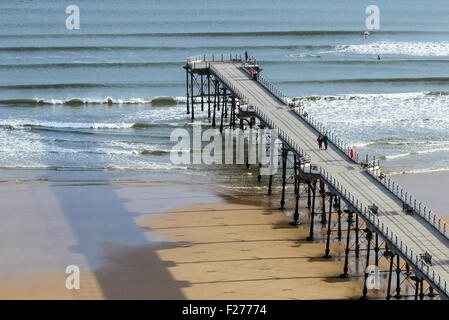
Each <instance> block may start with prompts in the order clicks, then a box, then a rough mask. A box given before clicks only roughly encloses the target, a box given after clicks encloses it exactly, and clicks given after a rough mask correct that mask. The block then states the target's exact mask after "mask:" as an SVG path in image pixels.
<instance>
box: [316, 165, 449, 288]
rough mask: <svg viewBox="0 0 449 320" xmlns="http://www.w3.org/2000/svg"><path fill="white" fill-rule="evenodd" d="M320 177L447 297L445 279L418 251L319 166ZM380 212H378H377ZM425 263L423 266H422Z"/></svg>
mask: <svg viewBox="0 0 449 320" xmlns="http://www.w3.org/2000/svg"><path fill="white" fill-rule="evenodd" d="M320 174H321V177H322V178H323V179H324V180H326V181H327V183H328V184H330V185H331V186H332V187H333V188H334V190H335V191H337V192H338V193H339V194H340V195H341V196H342V197H343V198H345V201H346V202H347V203H349V204H350V205H351V206H352V207H353V208H354V209H356V210H357V211H358V212H359V213H360V214H362V215H363V216H364V217H365V218H366V219H367V220H369V221H370V223H371V224H372V225H373V226H375V227H376V228H377V229H378V230H379V231H380V232H381V233H382V235H383V237H384V238H385V239H389V240H390V241H391V242H392V243H393V244H394V245H395V247H396V250H399V251H400V252H401V253H402V254H403V255H404V256H405V257H407V259H408V260H409V261H410V262H411V263H413V265H414V266H415V267H416V268H417V269H418V270H419V271H420V272H422V273H424V274H425V275H427V277H428V278H429V279H430V280H431V281H432V282H433V284H434V285H435V286H436V287H438V288H439V290H441V291H442V292H444V293H445V294H446V296H447V297H449V291H448V289H447V281H446V280H444V282H441V276H440V275H439V274H438V272H436V271H435V270H434V269H433V268H432V267H430V266H429V265H428V264H427V263H425V262H424V260H423V259H421V257H420V255H419V253H416V252H414V251H413V250H412V249H409V248H408V246H407V245H404V244H403V242H402V241H401V240H400V239H399V238H398V236H397V235H395V234H394V232H392V231H391V230H388V227H385V226H384V224H383V223H381V222H380V220H379V218H378V217H377V216H376V215H375V214H373V213H371V212H370V210H368V209H367V207H366V206H364V205H363V204H362V203H361V202H359V201H358V199H354V196H352V195H351V193H350V192H349V191H347V190H346V189H345V188H344V187H343V186H342V185H341V184H340V183H339V182H338V181H337V180H336V179H335V178H333V177H332V176H331V175H329V173H328V172H327V171H326V170H325V169H324V168H321V167H320ZM379 214H380V212H379ZM424 265H425V266H424Z"/></svg>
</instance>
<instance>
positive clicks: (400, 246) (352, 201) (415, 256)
mask: <svg viewBox="0 0 449 320" xmlns="http://www.w3.org/2000/svg"><path fill="white" fill-rule="evenodd" d="M254 108H255V112H256V113H257V115H258V116H259V117H260V118H261V119H262V120H263V121H264V122H265V123H267V124H268V125H269V126H270V127H271V128H272V129H273V130H276V132H277V134H278V136H279V137H280V138H281V139H282V140H284V141H285V142H286V143H287V144H288V145H289V147H290V149H291V150H292V151H294V152H296V153H297V154H298V155H300V156H301V157H304V158H306V159H310V156H309V155H308V154H307V152H306V151H305V150H304V149H302V148H301V147H300V146H299V145H298V144H297V143H296V142H295V141H294V140H293V139H291V138H290V137H289V136H288V135H287V134H286V133H285V132H284V131H283V130H281V129H280V128H278V127H276V126H275V124H274V122H273V121H272V120H270V119H269V118H268V117H267V116H266V114H265V113H264V112H263V111H261V110H260V109H259V108H257V107H254ZM368 172H371V171H370V170H368ZM319 174H320V176H321V177H322V179H323V180H325V181H326V182H327V183H328V185H330V186H331V187H332V188H333V189H334V190H335V192H337V193H338V194H339V196H340V197H341V198H343V199H344V201H345V202H346V203H348V204H349V205H350V206H351V207H352V208H353V210H354V211H357V212H359V213H360V214H361V215H362V216H363V217H364V218H365V220H366V221H369V223H370V224H371V225H372V226H373V227H374V228H375V229H376V232H379V233H380V234H381V237H382V238H384V239H385V240H388V241H389V242H390V243H392V244H393V245H394V246H395V250H397V251H399V252H400V253H401V254H402V255H403V257H405V258H406V259H407V260H408V261H409V262H410V263H411V264H413V265H414V266H415V267H416V269H418V270H419V271H420V272H421V273H423V274H424V275H425V276H426V277H427V278H428V279H429V281H431V282H432V283H433V284H434V285H435V286H436V287H438V288H439V290H440V291H441V292H444V293H445V294H446V296H447V297H449V291H448V288H447V281H446V280H443V281H441V276H440V275H439V274H438V273H437V272H436V271H435V270H434V269H433V268H432V267H431V266H429V265H428V264H427V263H425V262H424V260H423V259H421V257H420V254H421V253H417V252H415V251H414V250H413V249H411V248H409V247H408V246H407V245H406V244H404V243H403V242H402V240H400V239H399V237H398V236H397V235H396V234H395V233H394V232H393V231H391V230H390V229H389V228H388V227H387V226H385V224H384V223H383V222H381V221H380V219H379V217H378V216H379V214H381V212H379V213H378V214H374V213H372V212H371V211H370V210H369V209H368V208H367V207H366V206H365V205H364V204H362V203H361V202H360V201H359V200H358V199H357V198H355V197H354V195H353V194H351V192H349V191H348V190H346V188H345V187H344V186H343V185H342V184H340V182H339V181H337V179H335V178H334V177H332V175H330V174H329V172H328V171H326V170H325V169H324V168H321V167H320V168H319ZM371 175H373V177H375V178H376V179H377V180H378V181H379V182H380V183H382V181H381V180H382V179H380V178H379V177H378V176H376V175H374V174H373V173H371Z"/></svg>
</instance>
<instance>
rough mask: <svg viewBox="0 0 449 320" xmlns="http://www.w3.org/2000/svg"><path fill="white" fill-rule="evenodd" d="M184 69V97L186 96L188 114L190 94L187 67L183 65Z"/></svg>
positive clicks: (188, 112) (188, 111)
mask: <svg viewBox="0 0 449 320" xmlns="http://www.w3.org/2000/svg"><path fill="white" fill-rule="evenodd" d="M184 68H185V69H186V98H187V112H186V113H187V114H190V107H189V99H190V95H189V67H188V66H185V67H184Z"/></svg>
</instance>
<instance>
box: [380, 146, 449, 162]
mask: <svg viewBox="0 0 449 320" xmlns="http://www.w3.org/2000/svg"><path fill="white" fill-rule="evenodd" d="M435 152H449V148H436V149H428V150H419V151H411V152H405V153H400V154H394V155H389V156H383V157H381V160H392V159H397V158H404V157H409V156H414V155H423V154H428V153H435Z"/></svg>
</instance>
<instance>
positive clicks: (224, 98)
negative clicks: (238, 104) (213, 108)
mask: <svg viewBox="0 0 449 320" xmlns="http://www.w3.org/2000/svg"><path fill="white" fill-rule="evenodd" d="M226 100H227V99H226V88H223V102H222V103H223V105H222V107H221V119H220V133H223V116H224V112H225V105H226Z"/></svg>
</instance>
